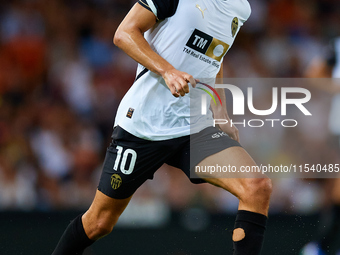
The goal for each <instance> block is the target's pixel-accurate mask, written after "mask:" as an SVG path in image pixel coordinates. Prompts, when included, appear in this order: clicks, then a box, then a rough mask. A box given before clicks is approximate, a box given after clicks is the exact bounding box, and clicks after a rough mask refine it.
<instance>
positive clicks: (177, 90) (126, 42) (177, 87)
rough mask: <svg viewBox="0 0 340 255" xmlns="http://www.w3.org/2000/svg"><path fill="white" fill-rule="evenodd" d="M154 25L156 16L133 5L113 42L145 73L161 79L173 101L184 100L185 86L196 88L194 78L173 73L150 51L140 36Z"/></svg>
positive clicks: (175, 71)
mask: <svg viewBox="0 0 340 255" xmlns="http://www.w3.org/2000/svg"><path fill="white" fill-rule="evenodd" d="M156 22H157V20H156V16H155V15H154V14H153V13H152V12H151V11H149V10H148V9H146V8H144V7H142V6H141V5H140V4H138V3H136V4H135V5H134V6H133V7H132V8H131V10H130V12H129V13H128V14H127V15H126V17H125V18H124V20H123V21H122V23H121V24H120V25H119V27H118V29H117V31H116V33H115V35H114V38H113V42H114V44H115V45H116V46H118V47H119V48H121V49H122V50H123V51H124V52H125V53H126V54H128V55H129V56H130V57H132V58H133V59H134V60H136V61H137V62H138V63H140V64H141V65H143V66H144V67H146V68H147V69H148V70H150V71H151V72H154V73H156V74H158V75H161V76H162V77H163V79H164V80H165V82H166V84H167V86H168V87H169V89H170V91H171V93H172V94H173V95H174V96H175V97H179V96H180V95H181V96H184V95H185V93H188V92H189V86H188V82H190V83H191V85H193V86H195V85H196V82H195V80H194V78H193V77H192V76H191V75H189V74H187V73H185V72H181V71H179V70H176V69H175V68H174V67H173V66H172V65H171V64H170V63H169V62H167V61H166V60H165V59H164V58H162V57H161V56H160V55H158V54H157V53H156V52H155V51H153V50H152V49H151V47H150V45H149V44H148V42H147V41H146V40H145V38H144V36H143V34H144V32H146V31H147V30H149V29H150V28H152V27H153V26H154V25H155V24H156Z"/></svg>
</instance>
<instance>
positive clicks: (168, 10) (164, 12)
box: [138, 0, 179, 20]
mask: <svg viewBox="0 0 340 255" xmlns="http://www.w3.org/2000/svg"><path fill="white" fill-rule="evenodd" d="M178 2H179V0H139V1H138V3H139V4H140V5H141V6H143V7H144V8H146V9H148V10H149V11H151V12H153V14H155V16H156V17H157V19H159V20H163V19H166V18H169V17H171V16H173V15H174V14H175V13H176V10H177V7H178Z"/></svg>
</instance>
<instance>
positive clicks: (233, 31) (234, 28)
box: [231, 17, 238, 37]
mask: <svg viewBox="0 0 340 255" xmlns="http://www.w3.org/2000/svg"><path fill="white" fill-rule="evenodd" d="M237 29H238V18H237V17H235V18H234V19H233V21H232V22H231V35H232V36H233V37H235V34H236V32H237Z"/></svg>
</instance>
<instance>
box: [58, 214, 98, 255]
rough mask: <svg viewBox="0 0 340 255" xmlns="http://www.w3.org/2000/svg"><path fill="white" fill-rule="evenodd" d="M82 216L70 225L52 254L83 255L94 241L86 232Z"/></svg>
mask: <svg viewBox="0 0 340 255" xmlns="http://www.w3.org/2000/svg"><path fill="white" fill-rule="evenodd" d="M81 216H82V215H79V216H77V217H76V218H75V219H74V220H73V221H72V222H71V223H70V224H69V225H68V227H67V228H66V230H65V232H64V234H63V235H62V236H61V238H60V240H59V243H58V245H57V247H56V248H55V250H54V252H53V253H52V255H81V254H83V252H84V250H85V248H86V247H88V246H90V245H91V244H93V243H94V241H92V240H90V239H89V238H88V237H87V235H86V233H85V230H84V227H83V223H82V221H81Z"/></svg>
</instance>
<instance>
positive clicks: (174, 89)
mask: <svg viewBox="0 0 340 255" xmlns="http://www.w3.org/2000/svg"><path fill="white" fill-rule="evenodd" d="M163 79H164V80H165V83H166V85H167V86H168V87H169V89H170V91H171V93H172V95H174V96H175V97H179V96H184V95H185V94H186V93H189V85H188V83H190V84H191V85H192V86H193V87H195V86H196V80H195V79H194V77H192V75H190V74H188V73H185V72H181V71H178V70H176V69H171V70H169V71H166V72H165V73H164V75H163Z"/></svg>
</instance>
